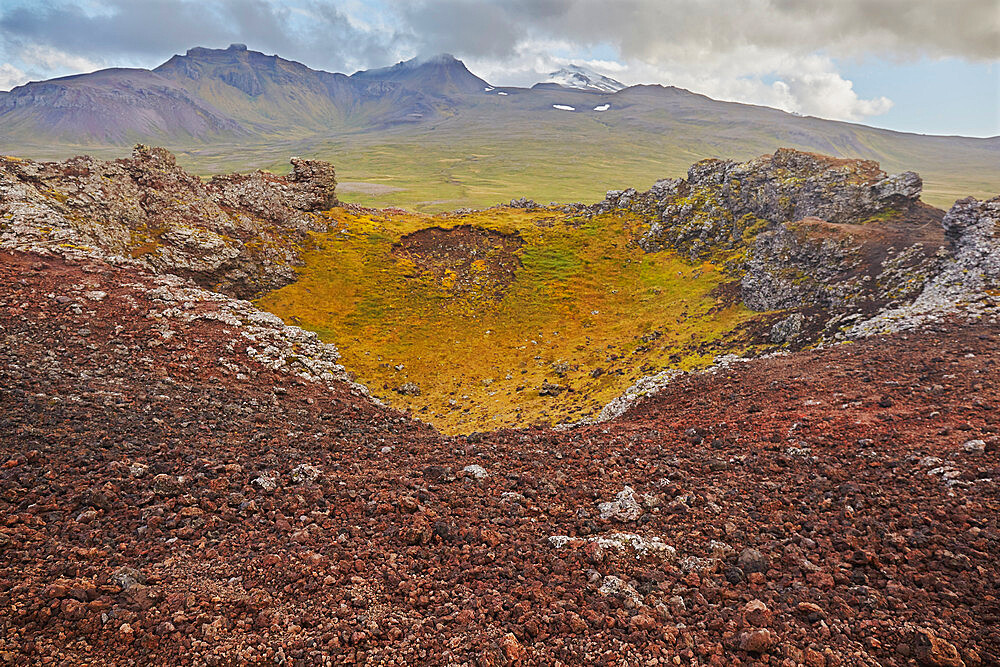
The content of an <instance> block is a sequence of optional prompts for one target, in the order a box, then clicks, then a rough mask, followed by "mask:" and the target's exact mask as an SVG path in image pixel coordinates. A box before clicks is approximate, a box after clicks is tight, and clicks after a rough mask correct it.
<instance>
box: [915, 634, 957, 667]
mask: <svg viewBox="0 0 1000 667" xmlns="http://www.w3.org/2000/svg"><path fill="white" fill-rule="evenodd" d="M913 655H914V656H915V657H916V659H917V662H919V663H920V664H921V665H927V666H928V667H965V662H964V661H963V660H962V657H961V655H959V652H958V649H957V648H955V645H954V644H952V643H950V642H947V641H945V640H944V639H941V638H940V637H938V636H937V635H935V634H934V633H933V632H931V631H930V630H925V629H923V628H920V629H918V630H917V631H916V633H915V634H914V637H913Z"/></svg>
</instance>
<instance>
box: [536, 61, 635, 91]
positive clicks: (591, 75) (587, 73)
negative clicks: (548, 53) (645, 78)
mask: <svg viewBox="0 0 1000 667" xmlns="http://www.w3.org/2000/svg"><path fill="white" fill-rule="evenodd" d="M542 83H557V84H559V85H560V86H564V87H566V88H577V89H579V90H597V91H600V92H602V93H615V92H618V91H619V90H621V89H622V88H625V84H624V83H622V82H621V81H615V80H614V79H612V78H611V77H608V76H604V75H603V74H598V73H597V72H595V71H594V70H592V69H589V68H587V67H582V66H580V65H567V66H566V67H563V68H562V69H560V70H558V71H555V72H552V73H550V74H549V78H547V79H546V80H545V81H542Z"/></svg>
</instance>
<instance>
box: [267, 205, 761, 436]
mask: <svg viewBox="0 0 1000 667" xmlns="http://www.w3.org/2000/svg"><path fill="white" fill-rule="evenodd" d="M329 218H330V222H331V227H330V229H331V231H329V232H328V233H323V234H315V235H313V239H312V240H313V247H312V249H311V250H309V251H307V252H306V254H305V256H304V259H305V266H304V267H302V269H301V271H300V276H299V279H298V280H297V281H296V282H295V283H293V284H291V285H288V286H287V287H284V288H282V289H280V290H277V291H275V292H272V293H270V294H268V295H266V296H265V297H264V298H262V299H261V300H260V302H259V305H260V306H261V307H263V308H265V309H267V310H270V311H272V312H274V313H277V314H278V315H280V316H282V317H283V318H285V319H286V320H287V321H289V322H293V323H296V324H299V325H301V326H303V327H305V328H307V329H311V330H313V331H316V332H318V333H319V334H320V335H321V336H322V337H323V338H324V339H326V340H328V341H330V342H333V343H335V344H336V345H337V346H338V347H339V348H340V351H341V353H342V354H343V360H344V364H345V365H346V366H347V367H348V368H349V369H350V370H352V371H353V372H355V373H356V374H357V376H358V378H359V380H361V381H362V382H364V383H366V384H367V385H368V386H369V387H370V388H371V390H372V392H373V393H374V394H375V395H376V396H379V397H381V398H383V399H385V400H387V401H388V402H390V403H392V404H394V405H398V406H400V407H405V408H407V409H409V410H412V411H413V412H414V413H415V414H416V415H417V416H419V417H420V418H422V419H424V420H426V421H429V422H431V423H434V424H435V425H437V426H438V427H439V428H441V429H442V430H444V431H450V432H470V431H476V430H483V429H487V428H496V427H500V426H514V425H523V424H531V423H548V424H552V423H559V422H564V421H570V420H575V419H579V418H582V417H584V416H587V415H591V414H593V413H594V412H595V411H596V410H598V409H599V408H600V407H601V406H602V405H603V404H604V403H605V402H607V401H608V400H610V399H611V398H613V397H615V396H616V395H618V394H619V393H621V391H622V390H623V389H625V388H626V387H627V386H628V385H630V384H631V383H632V382H634V381H635V380H636V379H638V378H639V377H641V376H643V375H647V374H649V373H651V372H654V371H656V370H659V369H662V368H666V367H679V368H694V367H699V366H703V365H706V364H708V363H711V361H712V360H713V359H714V356H715V355H716V354H718V353H720V352H723V351H733V350H742V349H743V348H745V347H746V345H745V343H744V342H741V341H742V336H741V335H740V326H741V325H742V324H743V323H745V322H746V321H747V320H749V319H750V318H752V317H753V316H754V314H753V313H750V312H749V311H747V310H746V309H744V308H743V307H742V306H740V305H737V304H733V303H731V302H729V301H727V300H726V299H725V298H723V297H722V296H720V295H721V294H723V293H725V292H726V290H723V289H720V286H722V285H723V283H724V282H725V281H726V280H727V279H726V277H725V276H724V275H723V274H722V273H721V272H720V270H719V269H718V268H717V267H716V266H714V265H712V264H710V263H707V262H706V263H695V264H692V263H690V262H686V261H684V260H683V259H682V258H681V257H680V256H679V255H677V254H675V253H673V252H670V251H664V252H658V253H651V254H645V253H643V252H642V251H641V250H639V249H638V247H637V246H636V239H637V238H638V237H639V235H640V234H641V233H642V232H643V230H644V225H643V224H642V222H641V220H640V219H639V218H637V217H633V216H631V215H624V214H606V215H599V216H594V217H590V218H584V217H573V216H571V215H568V214H565V213H563V212H561V211H560V210H558V209H550V210H533V211H525V210H515V209H493V210H488V211H480V212H474V213H469V214H462V215H458V214H450V215H441V216H433V217H432V216H426V215H420V214H414V213H406V212H402V211H397V212H393V211H373V210H366V209H357V208H355V209H353V210H349V209H334V210H333V211H331V212H330V213H329ZM429 228H439V229H441V230H453V231H455V233H456V237H455V239H454V243H455V244H457V245H461V244H462V241H461V238H460V237H462V234H464V230H468V229H470V228H471V229H480V230H491V232H498V233H500V234H503V235H509V236H510V237H511V238H517V239H518V240H519V243H517V244H507V245H506V246H505V245H504V244H498V245H497V246H496V247H495V248H494V249H493V250H492V251H491V250H488V249H484V248H483V247H482V245H481V243H480V245H474V244H473V245H472V246H469V247H473V250H472V251H471V252H473V253H474V254H476V257H474V258H471V259H472V261H469V259H470V258H465V259H464V260H463V261H460V262H459V261H456V265H455V271H449V270H447V269H445V270H444V271H442V269H441V266H440V261H441V258H442V256H444V255H448V254H449V253H444V255H442V253H439V252H437V250H439V249H440V248H429V249H428V252H429V253H430V254H431V255H433V257H430V256H429V257H428V258H427V259H425V258H424V257H423V256H416V260H415V259H414V257H415V255H414V254H413V252H409V253H401V252H399V247H400V245H398V244H400V240H401V239H402V238H404V237H408V235H412V234H413V233H414V232H419V231H420V230H426V229H429ZM480 237H481V238H482V237H483V235H482V234H480ZM408 238H412V237H408ZM462 238H464V237H462ZM435 243H436V244H437V245H438V246H440V245H441V244H447V243H449V241H448V239H447V237H446V236H445V237H442V236H441V235H440V234H439V235H438V236H437V237H436V238H435ZM513 247H517V249H516V250H512V249H511V248H513ZM491 253H492V255H491ZM499 255H504V256H503V257H500V256H499ZM451 256H452V257H454V252H451ZM511 261H516V262H517V263H518V265H519V266H518V267H517V269H516V270H515V271H514V275H513V277H512V279H509V276H508V277H507V278H505V279H504V280H500V278H498V276H499V275H500V274H497V273H496V271H494V270H493V269H494V268H495V267H496V266H504V267H507V266H509V265H510V262H511ZM435 262H437V263H435ZM500 283H504V284H500ZM498 284H499V288H498ZM407 383H413V384H415V385H416V386H417V387H419V390H420V393H419V394H401V393H399V392H398V391H396V390H397V389H398V388H400V387H402V386H404V385H407ZM546 387H547V389H546ZM553 394H554V395H553Z"/></svg>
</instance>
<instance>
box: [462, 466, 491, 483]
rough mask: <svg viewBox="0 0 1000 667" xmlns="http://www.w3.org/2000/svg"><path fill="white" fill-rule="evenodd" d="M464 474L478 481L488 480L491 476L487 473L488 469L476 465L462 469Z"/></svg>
mask: <svg viewBox="0 0 1000 667" xmlns="http://www.w3.org/2000/svg"><path fill="white" fill-rule="evenodd" d="M462 472H464V473H466V474H468V475H471V476H472V477H475V478H476V479H486V478H487V477H489V476H490V474H489V473H488V472H486V468H484V467H483V466H481V465H476V464H472V465H467V466H465V467H464V468H462Z"/></svg>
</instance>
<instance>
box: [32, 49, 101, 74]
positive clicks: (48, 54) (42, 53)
mask: <svg viewBox="0 0 1000 667" xmlns="http://www.w3.org/2000/svg"><path fill="white" fill-rule="evenodd" d="M18 55H19V56H20V58H21V61H22V62H24V63H25V64H27V65H29V66H30V65H33V66H36V67H40V68H42V69H45V70H50V71H53V72H74V73H76V72H92V71H94V70H96V69H99V68H100V67H101V64H100V63H98V62H96V61H94V60H91V59H89V58H85V57H83V56H78V55H73V54H70V53H66V52H65V51H60V50H59V49H56V48H53V47H51V46H42V45H39V44H32V45H30V46H26V47H25V48H23V49H21V51H20V53H19V54H18Z"/></svg>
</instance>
